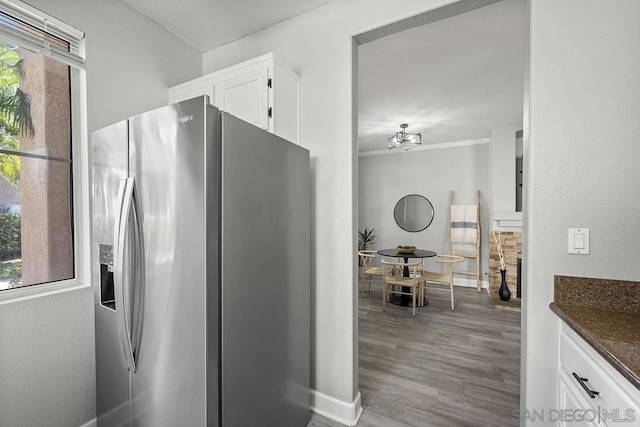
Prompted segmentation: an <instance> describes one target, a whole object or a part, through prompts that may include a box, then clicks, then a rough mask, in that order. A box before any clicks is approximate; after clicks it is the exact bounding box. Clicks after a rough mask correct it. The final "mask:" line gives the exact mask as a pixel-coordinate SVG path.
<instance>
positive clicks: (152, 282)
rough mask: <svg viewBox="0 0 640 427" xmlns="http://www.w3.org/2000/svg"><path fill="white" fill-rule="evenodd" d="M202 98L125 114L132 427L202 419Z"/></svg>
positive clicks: (195, 422) (192, 423)
mask: <svg viewBox="0 0 640 427" xmlns="http://www.w3.org/2000/svg"><path fill="white" fill-rule="evenodd" d="M205 104H206V100H205V98H204V97H200V98H195V99H192V100H188V101H184V102H181V103H177V104H172V105H169V106H167V107H163V108H160V109H158V110H154V111H151V112H148V113H145V114H142V115H139V116H135V117H133V118H131V119H130V120H129V126H130V127H129V134H130V158H129V162H130V167H129V174H130V176H131V177H133V178H134V179H135V182H136V188H137V190H138V195H139V199H140V204H141V211H142V213H143V216H144V218H143V234H144V247H145V271H146V282H145V285H144V292H143V294H144V301H143V304H142V305H143V307H144V311H143V314H142V323H141V325H142V326H141V331H140V340H139V345H138V346H137V349H136V372H135V373H132V374H131V396H132V397H131V413H132V422H131V424H132V425H133V426H140V427H173V426H204V425H206V422H205V420H206V416H207V411H206V409H207V408H206V400H207V394H206V374H207V372H206V369H205V362H206V347H207V344H208V343H207V339H206V336H205V333H206V327H205V323H206V316H207V313H206V292H205V290H206V286H205V279H206V276H205V226H206V223H205V217H206V213H205V179H204V176H205V157H206V153H205V144H211V142H210V141H207V132H206V123H205V119H206V114H205V110H206V108H205ZM212 184H213V185H215V183H212Z"/></svg>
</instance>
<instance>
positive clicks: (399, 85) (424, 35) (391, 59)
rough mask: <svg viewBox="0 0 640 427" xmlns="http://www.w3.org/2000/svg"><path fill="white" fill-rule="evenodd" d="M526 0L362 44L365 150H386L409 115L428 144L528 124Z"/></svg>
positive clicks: (361, 146) (362, 140)
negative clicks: (525, 118)
mask: <svg viewBox="0 0 640 427" xmlns="http://www.w3.org/2000/svg"><path fill="white" fill-rule="evenodd" d="M524 26H525V15H524V0H504V1H501V2H498V3H495V4H493V5H490V6H485V7H483V8H480V9H476V10H473V11H470V12H466V13H463V14H460V15H456V16H453V17H451V18H448V19H445V20H441V21H437V22H433V23H430V24H427V25H423V26H421V27H417V28H414V29H411V30H407V31H404V32H401V33H397V34H394V35H391V36H387V37H384V38H382V39H379V40H376V41H374V42H371V43H367V44H363V45H361V46H360V47H359V49H358V59H359V64H358V70H359V76H358V135H359V151H360V152H364V151H376V150H386V147H387V145H386V144H387V138H388V137H389V136H391V135H392V134H394V133H395V132H397V131H399V130H400V124H401V123H408V124H409V128H408V129H407V131H408V132H411V133H416V132H421V133H422V144H423V145H427V144H437V143H447V142H454V141H465V140H471V139H478V138H484V137H487V136H489V135H490V132H491V129H494V128H500V127H506V126H512V125H516V126H520V125H521V123H522V114H523V113H522V105H523V93H524V63H525V39H524Z"/></svg>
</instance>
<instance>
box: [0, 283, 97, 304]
mask: <svg viewBox="0 0 640 427" xmlns="http://www.w3.org/2000/svg"><path fill="white" fill-rule="evenodd" d="M90 286H91V285H89V284H86V283H82V282H81V281H79V280H77V279H71V280H61V281H59V282H51V283H45V284H42V285H33V286H26V287H24V288H15V289H7V290H3V291H0V305H3V304H10V303H14V302H20V301H26V300H29V299H32V298H39V297H44V296H48V295H54V294H59V293H61V292H68V291H74V290H78V289H84V288H88V287H90Z"/></svg>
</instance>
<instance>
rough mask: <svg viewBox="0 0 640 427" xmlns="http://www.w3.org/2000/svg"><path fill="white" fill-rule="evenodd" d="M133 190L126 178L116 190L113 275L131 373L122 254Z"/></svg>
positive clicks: (120, 329) (127, 279) (118, 320)
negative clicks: (116, 216)
mask: <svg viewBox="0 0 640 427" xmlns="http://www.w3.org/2000/svg"><path fill="white" fill-rule="evenodd" d="M133 189H134V179H133V178H126V179H123V180H121V181H120V188H119V189H118V206H119V208H120V209H119V211H120V215H119V216H118V218H117V220H116V224H115V229H114V234H115V236H114V242H115V254H114V274H113V282H114V297H115V304H116V323H117V329H118V335H119V338H120V344H121V349H122V354H123V357H124V361H125V364H126V366H127V368H128V369H129V370H130V371H131V372H135V371H136V363H135V360H134V357H133V349H132V344H131V315H130V308H131V305H130V304H131V299H130V295H131V294H130V283H131V282H130V281H131V277H130V274H127V271H125V265H124V264H125V256H124V255H125V254H124V253H125V247H126V243H127V236H128V235H127V228H128V223H129V217H130V216H131V204H132V199H133ZM130 249H131V248H130ZM129 265H130V264H129ZM129 270H130V269H129Z"/></svg>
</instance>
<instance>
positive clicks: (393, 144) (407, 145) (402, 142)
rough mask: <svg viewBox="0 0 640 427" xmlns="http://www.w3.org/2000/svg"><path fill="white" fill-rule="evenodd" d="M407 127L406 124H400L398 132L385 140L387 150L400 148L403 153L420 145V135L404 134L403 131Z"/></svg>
mask: <svg viewBox="0 0 640 427" xmlns="http://www.w3.org/2000/svg"><path fill="white" fill-rule="evenodd" d="M408 127H409V125H408V124H406V123H403V124H401V125H400V129H401V130H400V132H397V133H396V134H395V135H393V136H391V137H389V139H388V140H387V148H389V150H391V149H392V148H400V149H402V150H404V151H409V150H411V149H412V148H414V147H417V146H418V145H420V144H421V143H422V135H420V133H407V132H405V129H406V128H408Z"/></svg>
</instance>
